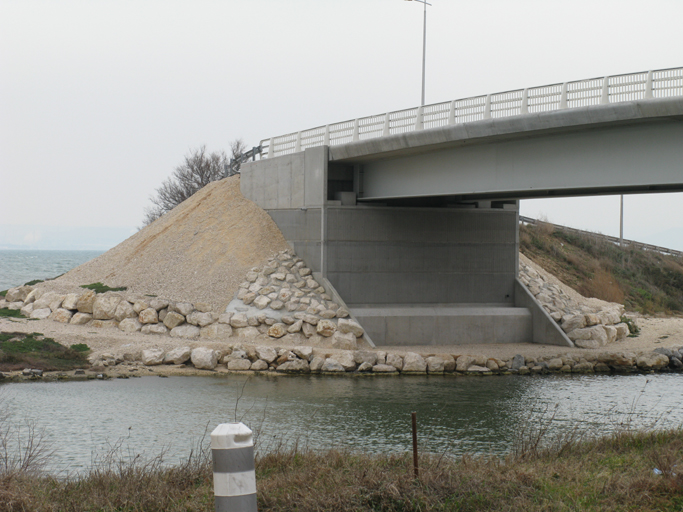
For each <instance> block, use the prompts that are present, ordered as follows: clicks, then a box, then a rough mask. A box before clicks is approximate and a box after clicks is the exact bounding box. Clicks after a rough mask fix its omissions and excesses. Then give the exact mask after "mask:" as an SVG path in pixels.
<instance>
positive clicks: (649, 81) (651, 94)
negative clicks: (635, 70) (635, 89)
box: [645, 71, 655, 99]
mask: <svg viewBox="0 0 683 512" xmlns="http://www.w3.org/2000/svg"><path fill="white" fill-rule="evenodd" d="M654 97H655V95H654V91H653V89H652V71H648V72H647V81H646V82H645V98H646V99H650V98H654Z"/></svg>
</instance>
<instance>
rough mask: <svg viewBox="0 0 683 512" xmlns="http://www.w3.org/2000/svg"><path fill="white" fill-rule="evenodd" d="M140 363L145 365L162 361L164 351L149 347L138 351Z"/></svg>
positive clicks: (157, 363)
mask: <svg viewBox="0 0 683 512" xmlns="http://www.w3.org/2000/svg"><path fill="white" fill-rule="evenodd" d="M140 358H141V359H142V364H144V365H145V366H156V365H159V364H162V363H163V362H164V351H163V350H161V349H160V348H150V349H147V350H143V351H142V352H141V353H140Z"/></svg>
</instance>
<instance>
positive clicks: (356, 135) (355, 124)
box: [352, 119, 360, 141]
mask: <svg viewBox="0 0 683 512" xmlns="http://www.w3.org/2000/svg"><path fill="white" fill-rule="evenodd" d="M352 140H353V141H357V140H360V127H359V126H358V119H356V120H355V121H354V122H353V139H352Z"/></svg>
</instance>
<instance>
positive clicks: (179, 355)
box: [164, 347, 192, 364]
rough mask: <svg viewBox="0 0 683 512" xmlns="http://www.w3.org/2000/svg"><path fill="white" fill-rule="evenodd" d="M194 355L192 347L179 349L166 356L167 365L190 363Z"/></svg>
mask: <svg viewBox="0 0 683 512" xmlns="http://www.w3.org/2000/svg"><path fill="white" fill-rule="evenodd" d="M191 355H192V349H191V348H190V347H177V348H174V349H173V350H171V351H170V352H168V353H167V354H166V355H165V356H164V363H165V364H183V363H186V362H187V361H189V359H190V357H191Z"/></svg>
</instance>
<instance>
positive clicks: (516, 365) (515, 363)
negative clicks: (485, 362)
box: [510, 354, 525, 370]
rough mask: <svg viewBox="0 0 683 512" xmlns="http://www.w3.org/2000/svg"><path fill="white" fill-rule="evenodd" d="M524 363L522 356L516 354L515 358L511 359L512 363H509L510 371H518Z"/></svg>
mask: <svg viewBox="0 0 683 512" xmlns="http://www.w3.org/2000/svg"><path fill="white" fill-rule="evenodd" d="M524 362H525V361H524V356H523V355H520V354H517V355H516V356H515V357H513V358H512V362H511V363H510V369H511V370H519V369H520V368H521V367H522V366H524Z"/></svg>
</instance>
